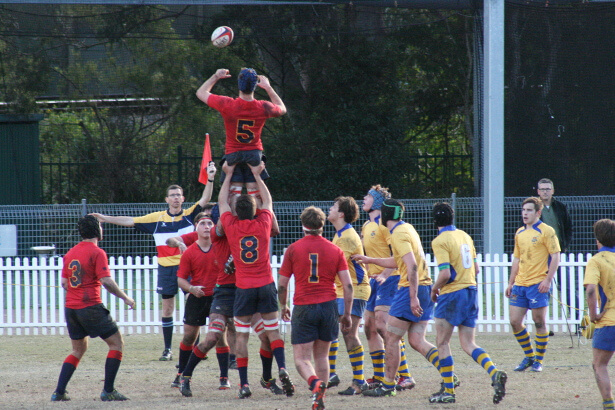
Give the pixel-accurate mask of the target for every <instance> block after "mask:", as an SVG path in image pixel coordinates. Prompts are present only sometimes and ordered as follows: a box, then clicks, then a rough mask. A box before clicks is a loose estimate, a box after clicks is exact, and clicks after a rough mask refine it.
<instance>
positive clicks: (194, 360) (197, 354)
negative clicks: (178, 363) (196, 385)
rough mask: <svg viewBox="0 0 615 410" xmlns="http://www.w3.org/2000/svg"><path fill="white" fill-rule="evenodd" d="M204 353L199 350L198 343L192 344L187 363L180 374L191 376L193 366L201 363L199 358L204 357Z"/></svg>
mask: <svg viewBox="0 0 615 410" xmlns="http://www.w3.org/2000/svg"><path fill="white" fill-rule="evenodd" d="M205 356H206V355H205V353H203V352H201V351H200V350H199V347H198V345H197V346H194V349H192V353H191V354H190V358H189V359H188V363H186V367H185V368H184V371H183V372H182V376H185V377H192V372H194V368H195V367H196V366H197V365H198V364H199V363H201V360H203V359H204V358H205Z"/></svg>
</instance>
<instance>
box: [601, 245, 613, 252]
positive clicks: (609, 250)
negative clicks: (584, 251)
mask: <svg viewBox="0 0 615 410" xmlns="http://www.w3.org/2000/svg"><path fill="white" fill-rule="evenodd" d="M598 252H615V246H603V247H602V248H600V250H599V251H598Z"/></svg>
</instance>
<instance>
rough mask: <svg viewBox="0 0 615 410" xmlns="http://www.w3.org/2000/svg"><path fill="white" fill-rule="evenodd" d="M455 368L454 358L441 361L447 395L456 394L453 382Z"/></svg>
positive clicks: (449, 357) (450, 357) (441, 373)
mask: <svg viewBox="0 0 615 410" xmlns="http://www.w3.org/2000/svg"><path fill="white" fill-rule="evenodd" d="M454 367H455V366H454V363H453V356H448V357H445V358H442V359H440V375H441V376H442V380H443V381H444V392H445V393H449V394H455V382H454V380H453V376H454V374H455V368H454Z"/></svg>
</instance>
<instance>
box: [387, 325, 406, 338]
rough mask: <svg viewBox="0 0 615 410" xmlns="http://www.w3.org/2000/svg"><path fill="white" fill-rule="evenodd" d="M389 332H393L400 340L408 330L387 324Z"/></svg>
mask: <svg viewBox="0 0 615 410" xmlns="http://www.w3.org/2000/svg"><path fill="white" fill-rule="evenodd" d="M387 332H389V333H391V334H393V335H394V336H395V338H396V339H398V340H399V339H401V338H402V336H403V335H404V334H405V333H406V330H405V329H402V328H401V327H397V326H392V325H387Z"/></svg>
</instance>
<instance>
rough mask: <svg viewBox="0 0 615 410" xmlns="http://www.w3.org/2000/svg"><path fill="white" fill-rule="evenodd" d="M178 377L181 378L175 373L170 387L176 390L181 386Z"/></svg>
mask: <svg viewBox="0 0 615 410" xmlns="http://www.w3.org/2000/svg"><path fill="white" fill-rule="evenodd" d="M180 377H181V374H180V373H177V376H175V380H173V383H171V387H175V388H176V389H179V386H181V380H180Z"/></svg>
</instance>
